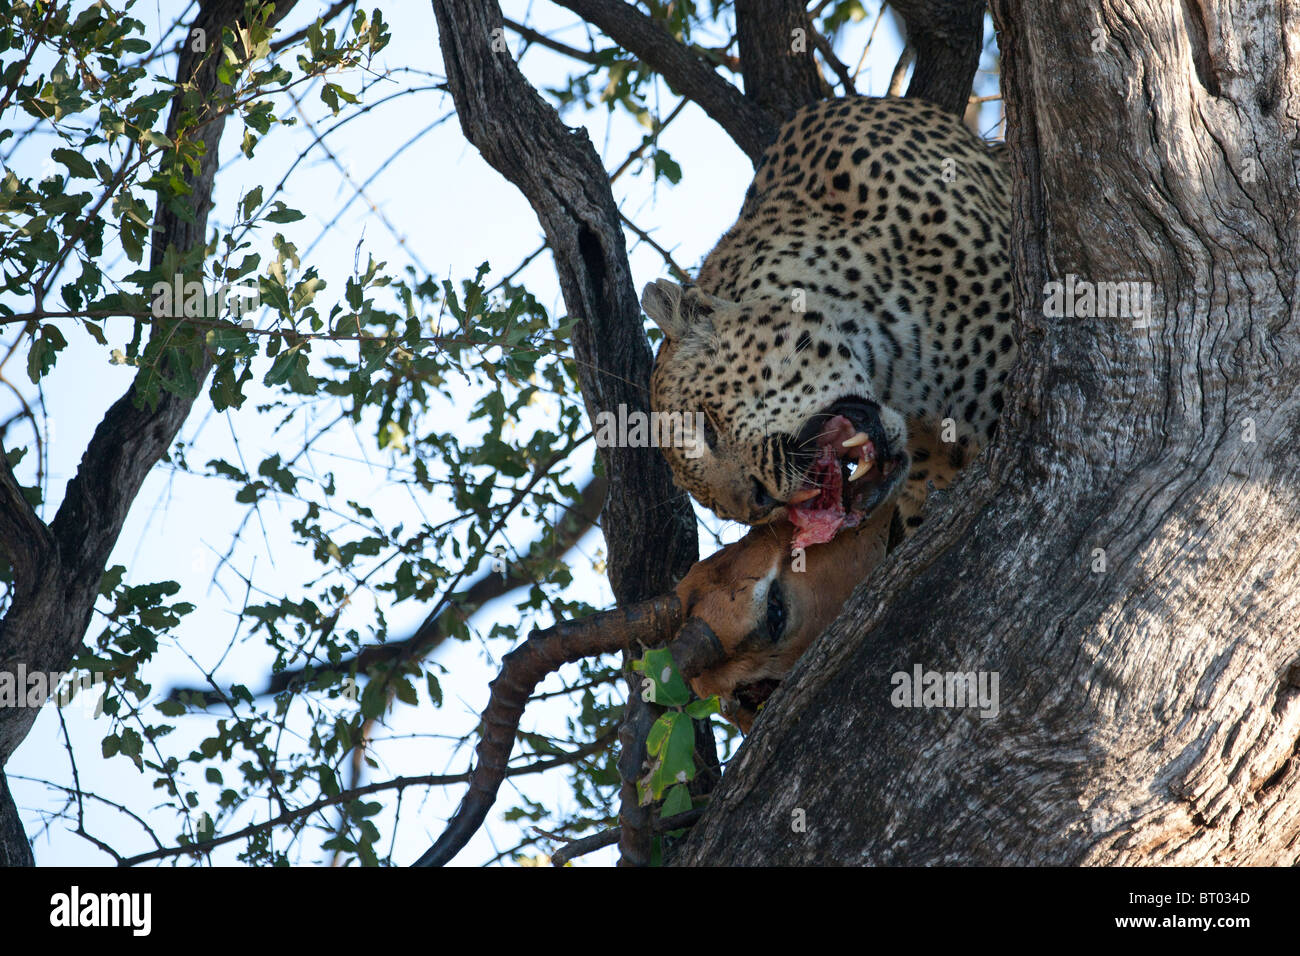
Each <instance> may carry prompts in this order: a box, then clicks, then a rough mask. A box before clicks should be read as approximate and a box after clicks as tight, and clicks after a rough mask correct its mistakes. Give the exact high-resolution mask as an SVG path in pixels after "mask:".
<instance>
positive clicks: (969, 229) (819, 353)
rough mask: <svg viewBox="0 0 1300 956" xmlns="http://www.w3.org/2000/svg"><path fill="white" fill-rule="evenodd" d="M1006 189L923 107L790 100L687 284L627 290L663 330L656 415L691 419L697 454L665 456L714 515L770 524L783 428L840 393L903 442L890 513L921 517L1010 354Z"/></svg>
mask: <svg viewBox="0 0 1300 956" xmlns="http://www.w3.org/2000/svg"><path fill="white" fill-rule="evenodd" d="M1007 196H1008V171H1007V169H1006V166H1005V163H1004V161H1003V159H1002V157H1001V155H1000V153H995V152H994V151H993V150H991V149H990V148H989V147H988V146H987V145H986V144H985V143H984V142H983V141H982V140H981V139H979V138H978V137H977V136H975V135H974V134H972V133H971V132H970V131H969V130H967V129H966V127H965V126H963V125H962V124H961V123H960V122H959V121H958V120H957V119H956V118H955V117H953V116H950V115H949V114H947V113H945V112H943V111H942V110H940V109H938V108H937V107H935V106H932V105H930V104H928V103H924V102H921V101H918V100H913V99H872V98H866V97H853V98H848V99H837V100H827V101H824V102H820V103H815V104H812V105H810V106H807V107H805V108H803V109H802V110H800V111H799V112H797V113H796V114H795V115H794V116H793V117H792V118H791V119H790V121H789V122H787V123H786V124H785V126H784V127H783V128H782V130H781V132H780V133H779V135H778V138H777V140H776V142H774V143H773V144H772V145H771V146H770V147H769V148H768V149H767V151H766V152H765V153H764V155H763V157H762V160H761V161H760V163H759V166H758V170H757V173H756V175H755V177H754V182H753V184H752V185H751V186H750V188H749V191H748V193H747V194H746V197H745V202H744V205H743V207H742V208H741V212H740V217H739V219H738V220H737V222H736V224H735V225H734V226H732V227H731V229H730V230H728V232H727V233H726V235H724V236H723V237H722V239H721V240H720V241H719V242H718V244H717V246H715V247H714V249H713V251H712V252H711V253H710V254H709V256H708V257H707V258H706V259H705V261H704V264H703V266H702V268H701V269H700V273H699V277H698V281H697V284H696V285H694V286H688V287H686V288H684V289H683V288H680V287H677V286H675V285H673V284H672V283H666V282H663V281H660V282H657V283H653V284H651V285H650V286H648V287H647V289H646V292H645V297H644V298H643V304H644V306H645V308H646V311H647V313H649V314H650V316H651V317H652V318H653V319H655V321H656V322H657V323H658V324H659V325H660V326H661V327H662V328H663V329H664V331H665V334H666V338H665V341H664V343H663V345H662V346H661V347H660V350H659V354H658V356H657V358H656V362H655V369H654V375H653V378H652V393H651V402H652V405H653V407H654V408H655V409H656V410H660V411H677V412H696V411H700V412H703V413H704V416H705V434H704V436H703V437H704V442H705V446H706V447H704V448H700V447H698V446H696V447H694V448H690V447H686V448H683V447H676V448H668V449H665V454H666V455H667V457H668V460H669V463H670V464H671V466H672V469H673V473H674V475H675V478H676V480H677V482H678V484H679V485H681V486H682V487H684V488H685V489H686V490H687V491H689V492H690V493H691V494H692V495H694V496H695V497H696V498H697V499H699V501H701V502H702V503H703V504H704V505H706V506H707V507H709V508H710V509H712V510H713V511H715V512H716V513H717V514H718V515H720V516H721V517H724V518H731V519H735V520H739V521H743V522H745V523H747V524H761V523H765V522H768V521H771V520H775V519H777V518H780V517H782V516H783V515H784V514H785V509H784V507H783V505H784V503H785V502H786V501H787V500H788V499H789V498H790V496H791V495H792V494H794V493H795V492H796V491H798V490H799V488H800V487H801V486H802V485H803V482H804V473H805V471H806V464H807V461H806V457H800V454H799V452H800V449H799V448H798V447H796V436H799V435H800V432H801V430H803V429H804V428H805V426H806V425H807V424H808V423H809V422H810V420H812V419H813V417H814V416H816V415H818V414H819V413H823V412H824V411H825V409H826V408H827V407H828V406H830V405H831V404H832V403H833V402H836V401H838V400H841V399H844V398H849V397H854V398H859V399H864V400H867V401H868V402H872V403H875V404H876V405H878V406H879V418H880V426H881V427H882V431H883V435H884V437H885V439H886V441H887V442H888V443H889V444H890V445H891V446H892V447H893V448H895V449H902V448H904V447H906V448H907V449H908V450H909V452H910V454H911V461H910V468H911V471H910V472H909V477H908V482H907V483H906V485H905V488H904V490H903V492H902V494H901V496H900V498H899V507H900V511H901V512H902V515H903V518H904V520H905V522H906V523H907V525H908V526H915V524H917V523H919V521H920V515H919V512H920V509H921V505H922V503H923V502H924V499H925V494H926V485H927V483H929V482H933V483H934V484H935V485H936V486H939V487H942V486H943V485H945V484H947V483H948V481H949V480H951V478H952V477H953V475H954V474H955V472H956V471H957V469H959V468H960V467H962V465H964V464H965V462H966V461H967V460H969V458H970V457H971V456H972V455H973V454H974V453H976V452H978V451H979V450H980V449H981V448H982V447H983V446H984V444H985V443H986V442H987V440H988V439H989V437H990V436H991V435H992V434H993V432H994V430H995V428H996V426H997V420H998V417H999V413H1000V411H1001V408H1002V400H1003V399H1002V394H1003V387H1004V385H1005V382H1006V378H1007V375H1008V372H1009V370H1010V368H1011V366H1012V364H1013V362H1014V360H1015V358H1016V343H1015V339H1014V337H1013V335H1012V329H1011V302H1012V292H1011V283H1010V275H1009V273H1010V257H1009V253H1008V235H1009V227H1010V221H1009V220H1010V216H1009V211H1008V205H1007ZM948 419H951V423H950V425H949V427H948V428H947V429H945V427H944V424H945V420H948Z"/></svg>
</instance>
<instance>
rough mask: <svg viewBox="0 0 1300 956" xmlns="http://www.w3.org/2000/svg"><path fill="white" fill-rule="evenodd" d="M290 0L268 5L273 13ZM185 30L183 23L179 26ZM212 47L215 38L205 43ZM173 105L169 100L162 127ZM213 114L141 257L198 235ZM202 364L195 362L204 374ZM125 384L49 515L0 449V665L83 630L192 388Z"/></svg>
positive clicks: (12, 666) (224, 12) (214, 149)
mask: <svg viewBox="0 0 1300 956" xmlns="http://www.w3.org/2000/svg"><path fill="white" fill-rule="evenodd" d="M292 7H293V3H292V2H290V3H284V4H279V5H277V10H276V14H275V17H276V19H278V18H280V17H283V16H284V15H285V14H286V13H287V12H288V11H289V10H290V9H292ZM243 12H244V3H243V0H205V2H204V3H202V4H201V5H200V8H199V11H198V13H197V15H196V16H195V19H194V21H193V23H192V24H191V29H203V30H204V31H206V35H207V36H209V37H220V36H221V30H222V28H223V27H226V26H229V25H233V24H234V23H235V22H236V18H237V17H239V16H241V15H242V14H243ZM187 35H188V34H187ZM190 46H191V45H190V44H185V45H183V46H182V47H181V53H180V62H179V65H178V68H177V78H178V80H179V81H180V82H182V83H186V82H190V81H193V83H194V84H195V86H196V87H197V89H198V90H199V92H200V94H201V95H202V96H203V98H204V101H205V102H208V103H215V102H216V101H217V99H218V98H219V97H221V95H222V94H223V92H225V93H227V94H228V91H229V87H228V86H224V85H223V84H221V83H220V82H219V81H218V79H217V58H216V57H214V56H212V55H211V54H210V52H205V53H196V52H195V51H193V50H192V49H190ZM207 49H208V50H209V51H212V50H219V49H220V46H219V45H216V44H212V45H209V46H208V47H207ZM182 111H183V109H182V107H181V105H180V103H179V100H177V101H174V102H173V106H172V112H171V118H170V120H169V126H168V128H169V131H170V130H172V129H174V126H175V123H176V121H177V117H178V116H179V115H180V113H181V112H182ZM224 127H225V116H224V115H216V116H214V118H213V120H212V121H211V122H210V123H208V124H207V125H206V126H205V127H204V129H203V133H202V139H203V141H204V144H205V145H206V151H205V153H204V155H203V158H202V161H201V163H200V168H199V172H198V175H197V176H194V177H193V178H192V181H191V182H190V186H191V188H192V190H193V192H192V195H191V197H190V200H189V202H190V205H191V209H192V210H193V213H194V216H193V219H192V221H189V222H186V221H184V220H182V219H181V218H180V217H178V216H177V215H176V214H175V213H174V212H173V211H171V210H170V209H168V208H167V207H166V206H165V205H163V204H161V203H160V205H159V209H158V211H157V215H156V220H155V227H156V230H157V231H156V232H155V233H154V239H153V243H152V245H151V249H150V252H151V264H152V265H154V266H157V265H158V264H159V263H160V262H161V261H162V256H163V253H164V251H165V250H166V249H167V247H168V246H169V245H171V246H174V247H175V248H176V249H178V250H182V251H183V250H186V249H189V248H191V247H192V246H193V245H194V244H195V243H202V242H203V241H204V239H205V237H206V234H207V220H208V210H209V208H210V206H211V197H212V183H213V177H214V176H215V174H216V170H217V155H218V146H219V141H220V139H221V133H222V131H223V129H224ZM207 371H208V369H207V368H206V367H205V368H203V369H201V370H200V372H199V379H200V381H202V379H204V378H206V376H207ZM134 389H135V387H134V385H133V386H132V388H131V389H130V390H128V391H127V393H126V394H125V395H123V396H122V397H121V398H120V399H118V400H117V402H115V403H114V404H113V406H112V407H111V408H110V409H109V410H108V412H107V413H106V414H105V415H104V418H103V420H102V421H101V422H100V423H99V426H98V427H97V428H96V429H95V434H94V436H93V437H92V438H91V440H90V444H89V445H88V446H87V448H86V453H85V455H84V456H83V458H82V460H81V464H80V466H79V467H78V468H77V473H76V475H74V476H73V478H72V480H71V481H69V482H68V487H67V490H66V492H65V493H64V497H63V503H62V504H61V505H60V507H59V510H58V512H57V513H56V514H55V516H54V520H53V521H52V522H50V524H49V525H46V524H45V523H44V522H43V521H41V519H40V518H39V517H38V516H37V515H36V513H35V512H34V511H33V510H32V509H31V507H30V506H29V505H28V504H27V502H26V501H25V499H24V498H23V496H22V492H21V490H20V489H19V486H18V482H17V480H16V478H15V477H14V474H13V472H12V470H11V469H10V468H9V466H8V464H7V462H6V460H5V458H4V455H3V454H0V548H3V549H4V551H5V553H6V554H7V555H8V556H9V559H10V563H11V564H12V565H13V567H14V577H15V585H14V594H13V602H12V604H11V605H10V607H9V611H8V612H7V613H6V614H5V616H4V618H3V620H0V670H5V671H11V672H12V671H16V669H17V667H18V666H19V665H20V664H21V665H23V666H25V668H26V670H27V672H28V673H34V672H36V671H43V672H60V673H61V672H64V671H66V670H67V669H68V667H69V664H70V663H71V661H72V658H73V656H74V655H75V653H76V651H77V648H78V647H79V646H80V644H81V641H82V639H83V638H84V637H85V633H86V628H87V627H88V626H89V624H90V615H91V611H92V609H93V608H94V604H95V599H96V596H97V595H98V592H99V583H100V579H101V578H102V577H103V574H104V565H105V563H106V562H107V560H108V557H109V555H110V554H111V553H112V550H113V547H114V545H115V544H116V543H117V538H118V535H119V534H120V533H121V531H122V525H123V523H124V522H125V521H126V516H127V512H128V511H129V510H130V508H131V504H132V503H133V502H134V501H135V496H136V494H138V493H139V490H140V486H141V484H143V482H144V479H145V477H146V476H147V475H148V473H149V471H150V470H151V469H152V468H153V466H154V465H155V464H157V462H158V460H159V459H160V458H161V457H162V455H163V453H164V452H165V451H166V450H167V448H168V446H170V445H171V443H172V440H173V439H174V438H175V437H176V433H177V432H178V431H179V430H180V427H181V425H182V424H183V423H184V421H185V419H186V417H187V416H188V415H189V412H190V407H191V406H192V404H193V400H192V399H188V398H185V397H182V396H179V395H175V394H172V393H170V392H166V391H164V392H163V393H162V397H161V399H160V400H159V402H158V405H157V407H156V408H153V409H151V408H149V407H147V406H146V407H143V408H139V407H137V406H136V404H135V400H134ZM38 713H39V708H35V707H17V708H6V709H4V710H3V711H0V767H3V766H4V764H5V763H6V762H7V761H8V760H9V757H10V756H11V755H12V754H13V752H14V750H15V749H17V747H18V745H19V744H20V743H22V741H23V739H24V738H25V737H26V736H27V734H28V732H29V731H30V730H31V727H32V724H33V723H34V722H35V720H36V716H37V714H38ZM5 861H7V862H10V863H18V864H27V865H30V864H31V863H32V857H31V849H30V847H29V846H28V845H27V841H26V838H25V837H24V836H23V831H22V825H21V823H20V822H19V820H18V812H17V808H16V807H15V806H14V803H13V799H12V796H11V794H10V792H9V789H8V787H7V786H5V785H3V784H2V783H0V862H5Z"/></svg>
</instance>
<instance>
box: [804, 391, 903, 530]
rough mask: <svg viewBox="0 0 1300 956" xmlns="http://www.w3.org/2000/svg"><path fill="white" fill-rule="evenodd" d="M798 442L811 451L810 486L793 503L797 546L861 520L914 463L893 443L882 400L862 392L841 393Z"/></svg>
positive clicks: (807, 483) (806, 480) (806, 482)
mask: <svg viewBox="0 0 1300 956" xmlns="http://www.w3.org/2000/svg"><path fill="white" fill-rule="evenodd" d="M795 448H796V449H797V450H798V451H797V454H799V455H801V456H802V457H803V458H804V459H805V460H807V459H808V458H809V457H811V461H810V462H809V463H808V465H807V471H806V472H805V476H804V486H803V488H801V489H800V490H799V491H797V492H796V493H795V494H794V495H792V496H791V498H790V500H789V502H788V507H787V512H788V515H789V518H790V522H791V523H792V524H793V525H794V526H795V528H796V534H795V537H794V541H793V542H792V546H793V547H796V548H804V547H807V546H808V545H811V544H824V543H825V542H827V541H830V540H832V539H833V538H834V537H835V535H836V534H837V533H838V532H839V531H840V529H841V528H852V527H854V526H855V525H857V524H859V523H860V522H861V521H862V519H863V518H865V517H867V516H868V515H869V514H871V512H872V511H873V510H874V509H875V508H876V507H878V506H879V505H880V504H882V503H884V502H885V501H887V500H888V499H889V498H890V497H892V495H893V493H894V492H895V491H896V490H897V489H898V487H899V486H900V485H901V483H902V481H903V479H904V478H905V477H907V472H908V468H909V463H908V460H907V452H906V451H905V450H903V449H901V448H900V449H894V448H891V447H890V446H889V441H888V440H887V439H886V437H885V429H884V427H883V426H882V425H881V422H880V406H879V405H877V404H876V403H875V402H869V401H867V400H866V399H861V398H843V399H840V400H839V401H837V402H833V403H832V404H831V405H830V406H829V407H828V408H827V409H826V410H825V411H823V412H819V413H818V414H816V415H813V416H812V418H810V419H809V420H808V423H807V424H806V425H804V427H803V429H802V430H801V431H800V433H799V435H798V436H797V437H796V439H795Z"/></svg>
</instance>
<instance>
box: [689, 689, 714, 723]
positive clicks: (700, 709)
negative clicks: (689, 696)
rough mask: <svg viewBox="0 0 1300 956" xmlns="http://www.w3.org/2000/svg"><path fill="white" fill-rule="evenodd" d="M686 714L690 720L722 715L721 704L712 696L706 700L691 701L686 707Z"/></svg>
mask: <svg viewBox="0 0 1300 956" xmlns="http://www.w3.org/2000/svg"><path fill="white" fill-rule="evenodd" d="M686 713H687V715H688V716H689V717H690V718H691V719H692V720H704V719H705V718H707V717H712V716H713V715H714V714H720V713H722V703H721V701H719V700H718V695H717V694H714V695H713V696H712V697H710V698H708V699H707V700H693V701H691V702H690V703H689V704H687V705H686Z"/></svg>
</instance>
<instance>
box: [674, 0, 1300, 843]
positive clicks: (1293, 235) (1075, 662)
mask: <svg viewBox="0 0 1300 956" xmlns="http://www.w3.org/2000/svg"><path fill="white" fill-rule="evenodd" d="M993 10H994V18H995V21H996V22H997V24H998V27H999V31H1000V39H1001V47H1002V51H1003V63H1004V70H1005V72H1004V76H1003V90H1004V95H1005V98H1006V102H1007V110H1008V129H1009V131H1010V143H1011V152H1012V154H1013V157H1014V161H1015V164H1016V172H1017V175H1016V177H1015V181H1016V186H1015V195H1014V212H1015V216H1014V218H1015V222H1016V234H1015V238H1014V241H1013V246H1014V254H1015V262H1016V268H1017V274H1018V279H1017V281H1018V289H1017V304H1018V310H1019V317H1020V324H1021V333H1022V335H1021V338H1022V343H1021V345H1022V352H1023V362H1022V367H1021V368H1020V370H1019V373H1018V377H1017V380H1016V382H1015V383H1014V385H1013V387H1012V388H1011V390H1010V394H1011V396H1012V398H1011V400H1010V401H1009V403H1008V409H1007V412H1006V414H1005V415H1004V419H1003V422H1002V426H1001V430H1000V432H999V435H998V438H997V440H996V441H995V443H994V445H993V446H992V448H991V449H990V451H989V452H988V453H987V454H986V455H984V456H983V458H981V459H980V460H978V461H977V462H975V463H974V464H973V465H972V466H970V468H969V469H968V471H967V473H966V474H965V475H964V476H963V477H962V479H961V480H960V481H959V482H957V483H956V484H955V485H954V486H953V487H952V488H951V489H950V491H949V493H948V494H947V495H946V496H945V497H944V500H943V501H942V502H939V503H937V504H936V507H935V508H934V510H933V511H932V514H931V516H930V517H929V519H928V521H927V523H926V525H925V526H924V527H923V528H922V529H920V531H919V533H918V534H917V535H916V536H915V537H914V538H912V539H911V540H909V541H908V542H907V543H906V544H905V545H904V546H903V547H902V548H901V549H900V550H899V552H898V553H897V556H896V558H895V559H894V561H893V562H891V563H890V564H889V565H887V566H886V567H885V568H884V569H883V572H884V573H883V574H881V575H880V576H878V577H876V578H875V579H873V580H871V581H869V582H867V584H866V585H865V586H863V587H861V588H859V591H858V593H857V594H856V595H855V597H854V598H853V599H852V600H851V601H850V602H849V604H848V606H847V607H846V609H845V612H844V614H843V615H842V617H841V619H840V620H839V621H838V622H837V624H836V625H835V626H834V627H833V628H832V629H831V630H830V631H828V632H827V634H825V635H824V636H823V638H822V639H821V641H820V642H819V643H818V644H816V645H815V646H814V648H813V649H812V650H811V651H810V652H809V653H808V654H806V655H805V656H804V658H803V660H802V661H801V662H800V664H799V666H798V667H797V669H796V671H795V673H794V674H793V675H792V678H791V680H789V681H787V682H786V684H785V685H784V686H783V687H782V688H781V689H780V690H779V691H778V692H777V694H776V695H775V696H774V697H773V698H772V700H771V701H770V703H769V712H768V713H767V714H766V715H765V717H764V718H763V719H761V720H760V721H759V722H758V724H757V725H756V727H755V729H754V733H753V735H752V736H751V737H750V738H749V739H747V740H746V741H745V743H744V745H743V746H742V747H741V749H740V751H739V753H738V755H737V757H736V758H735V759H734V760H733V761H732V762H731V763H730V764H729V766H728V768H727V772H726V775H725V776H724V778H723V781H722V783H721V785H720V786H719V788H718V790H717V791H716V792H715V795H714V799H713V802H712V803H711V805H710V807H709V810H708V811H707V813H706V814H705V816H704V818H703V819H702V821H701V822H700V823H699V824H698V825H697V826H696V827H695V828H694V829H693V830H692V832H691V834H690V836H689V837H688V838H687V840H686V841H685V844H684V846H682V848H681V852H680V853H679V854H677V855H676V857H675V860H674V862H676V863H678V864H685V865H692V864H694V865H699V864H710V865H736V864H758V863H762V864H790V863H893V864H940V863H944V864H960V863H970V864H1139V863H1142V864H1175V863H1176V864H1196V863H1214V864H1248V863H1253V864H1289V863H1294V862H1296V860H1297V858H1300V844H1298V842H1297V841H1298V838H1300V758H1298V757H1297V747H1298V741H1300V624H1297V615H1298V612H1300V556H1297V547H1296V546H1297V542H1298V541H1300V500H1298V498H1300V494H1298V493H1297V489H1300V455H1297V454H1296V448H1297V447H1300V390H1297V388H1296V380H1297V372H1296V369H1297V368H1298V367H1300V339H1298V333H1300V315H1298V314H1297V305H1296V303H1297V278H1298V276H1297V262H1300V256H1297V251H1298V250H1297V244H1298V238H1297V224H1298V223H1300V187H1298V186H1297V180H1298V177H1297V162H1298V160H1297V154H1296V152H1295V148H1294V144H1295V143H1296V141H1297V137H1298V135H1300V131H1298V129H1297V127H1298V125H1300V45H1297V40H1296V38H1297V37H1300V23H1298V22H1297V9H1296V6H1295V4H1294V3H1290V2H1284V3H1281V4H1228V3H1224V2H1212V0H1187V2H1186V3H1183V4H1181V5H1169V4H1164V3H1159V2H1156V0H1135V2H1134V3H1131V4H1126V5H1123V6H1120V5H1111V4H1104V5H1101V6H1100V7H1099V6H1097V5H1095V4H1093V3H1090V2H1086V0H1063V2H1060V3H1056V4H1052V5H1050V6H1043V5H1040V4H1035V3H1028V2H1024V0H994V3H993ZM1071 273H1073V274H1074V275H1077V276H1079V277H1081V278H1083V279H1086V280H1089V281H1093V282H1100V281H1120V280H1145V281H1149V282H1151V283H1153V285H1154V290H1155V299H1156V303H1155V309H1154V313H1155V314H1154V316H1153V317H1152V318H1151V319H1150V320H1149V321H1146V322H1144V321H1138V322H1136V323H1135V321H1134V320H1133V319H1131V318H1092V319H1088V318H1066V317H1062V318H1054V317H1048V316H1046V315H1045V309H1044V283H1045V282H1047V281H1049V280H1056V281H1065V280H1066V277H1067V276H1068V275H1069V274H1071ZM1135 324H1136V325H1138V326H1143V325H1149V326H1150V327H1147V328H1142V327H1138V328H1135V327H1134V326H1135ZM1097 549H1101V550H1100V551H1098V550H1097ZM918 663H919V664H921V665H923V666H924V667H926V668H933V669H936V670H944V671H981V670H983V671H996V672H998V673H999V674H1000V692H1001V708H1000V713H999V714H998V716H997V717H996V719H989V720H982V719H980V718H979V717H978V716H976V715H975V714H974V713H973V712H971V711H962V710H943V709H928V710H927V709H902V708H899V709H896V708H894V707H893V706H891V701H890V697H891V690H892V689H893V688H892V686H891V680H890V678H891V674H893V673H894V672H898V671H907V672H910V671H911V669H912V667H913V665H914V664H918ZM796 809H798V810H802V811H803V820H804V823H805V829H804V830H803V832H796V830H795V829H794V828H792V819H793V817H794V814H793V811H795V810H796Z"/></svg>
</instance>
